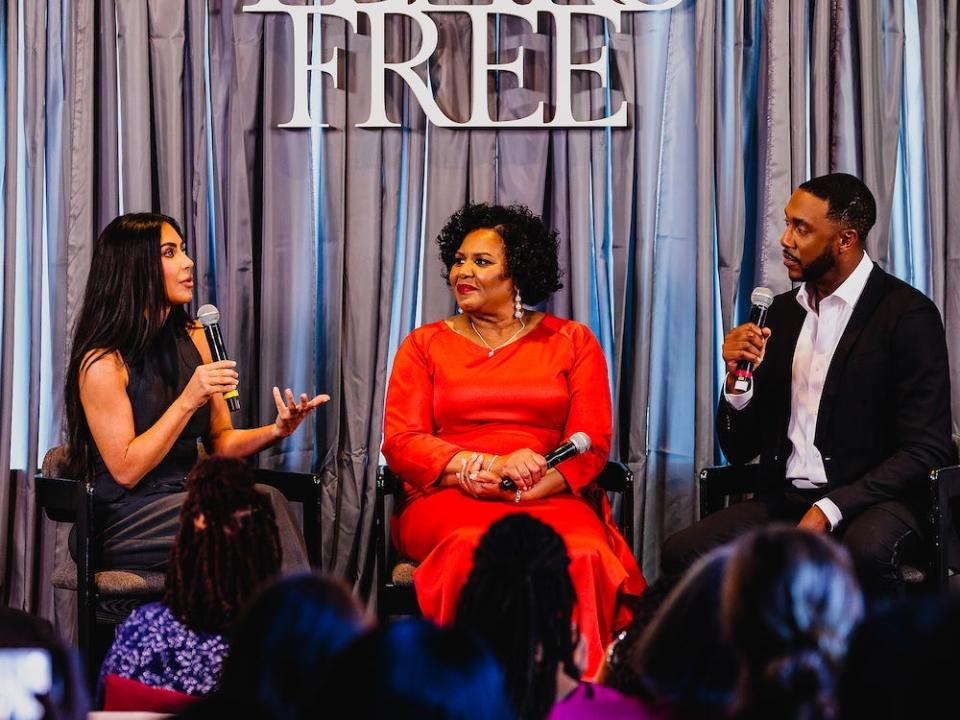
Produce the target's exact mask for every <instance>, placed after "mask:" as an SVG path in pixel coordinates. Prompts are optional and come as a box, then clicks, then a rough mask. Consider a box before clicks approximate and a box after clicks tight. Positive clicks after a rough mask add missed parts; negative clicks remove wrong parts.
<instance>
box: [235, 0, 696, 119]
mask: <svg viewBox="0 0 960 720" xmlns="http://www.w3.org/2000/svg"><path fill="white" fill-rule="evenodd" d="M679 3H680V0H662V1H661V2H652V3H648V2H642V1H641V0H588V4H584V5H559V4H557V3H555V2H553V0H529V2H526V3H523V4H521V3H519V2H514V0H490V2H489V3H487V4H482V5H481V4H477V5H474V4H470V5H438V4H433V3H431V2H429V1H428V0H379V2H357V1H356V0H332V1H331V2H329V4H323V5H285V4H284V3H282V2H281V1H280V0H256V1H255V2H254V3H253V4H251V5H247V6H245V7H244V8H243V10H244V12H257V13H286V14H287V15H289V16H290V20H291V21H292V22H293V54H294V100H293V113H292V115H291V116H290V119H289V120H288V121H287V122H285V123H281V124H280V125H279V127H284V128H305V127H327V125H326V123H324V122H323V121H322V119H320V118H314V117H311V116H310V102H309V80H310V73H311V72H320V73H325V74H326V75H328V76H330V78H331V80H332V81H333V83H334V85H335V86H337V87H340V85H339V84H338V81H339V80H340V78H339V77H338V71H337V67H338V59H339V56H340V53H341V48H337V47H333V48H324V49H323V51H322V52H321V53H320V54H321V56H322V57H329V58H330V59H328V60H321V61H317V62H313V63H311V62H310V55H309V52H308V49H309V47H310V41H311V38H310V37H308V34H309V26H310V16H311V15H314V16H316V18H315V22H314V24H313V28H314V32H319V27H320V23H319V19H320V17H322V16H327V17H335V18H340V19H342V20H344V21H345V22H346V23H347V24H348V25H349V26H350V27H351V28H352V29H353V30H354V31H356V28H357V17H358V15H360V14H362V15H364V16H365V17H366V20H367V22H368V24H369V28H370V32H369V37H370V77H369V78H367V81H368V82H369V98H370V113H369V116H368V117H367V119H366V120H364V121H363V122H362V123H359V125H358V127H366V128H378V127H397V126H398V125H399V123H396V122H392V121H391V120H390V119H389V118H388V117H387V111H386V107H385V99H384V93H385V76H386V71H388V70H389V71H391V72H393V73H395V74H396V75H397V76H399V77H400V79H401V80H402V81H403V82H404V83H405V84H406V86H407V87H408V88H409V90H410V92H411V93H412V95H413V97H414V98H415V99H416V101H417V103H418V104H419V105H420V107H421V108H422V109H423V112H424V113H425V114H426V116H427V119H428V120H429V121H430V122H431V123H433V124H434V125H436V126H438V127H447V128H507V127H524V128H538V127H543V128H557V127H623V126H624V125H626V124H627V109H626V104H625V103H624V102H622V101H621V102H620V104H619V107H617V108H616V109H611V110H612V112H611V114H610V115H607V116H605V117H601V118H597V119H592V120H582V119H577V118H575V117H574V114H573V104H572V103H573V94H572V91H571V78H572V76H573V73H574V72H591V73H595V74H596V75H597V77H598V78H599V81H600V85H601V86H602V87H603V88H606V87H607V84H608V78H607V60H608V48H607V46H606V45H603V46H602V47H601V48H600V57H599V58H598V59H597V60H595V61H593V62H587V63H575V62H573V57H572V40H571V35H572V27H573V18H574V17H575V16H594V17H599V18H603V19H604V20H606V21H607V22H608V23H609V24H610V26H611V27H612V31H614V32H616V31H619V29H620V17H621V15H622V13H624V12H637V11H645V10H669V9H670V8H672V7H674V6H675V5H677V4H679ZM444 13H461V14H465V15H468V16H469V17H470V26H471V28H472V33H471V67H470V83H471V93H470V96H471V98H472V100H471V107H470V117H469V118H468V119H467V120H466V121H465V122H455V121H454V120H452V119H451V118H450V117H448V116H447V115H446V113H444V112H443V110H442V109H441V108H440V107H439V105H437V102H436V99H435V97H434V93H433V91H432V90H431V88H430V87H429V85H428V84H427V83H425V82H424V80H423V78H422V77H421V76H420V75H419V74H418V73H417V71H416V68H417V67H418V66H420V65H422V64H423V63H425V62H427V61H428V60H429V59H430V57H431V56H432V55H433V53H434V52H435V51H436V49H437V44H438V40H439V35H438V32H437V25H436V23H435V22H434V19H433V17H432V16H436V15H441V14H444ZM502 15H506V16H512V17H517V18H520V19H522V20H523V21H524V22H526V23H527V24H528V25H529V26H530V28H531V30H532V31H533V32H536V31H537V26H538V20H539V18H540V16H541V15H549V16H551V17H552V18H553V26H554V28H555V33H556V35H555V37H554V43H553V45H554V50H555V57H554V59H553V60H554V61H553V70H554V78H553V83H552V86H553V88H554V95H553V100H554V102H553V114H552V117H549V118H547V117H546V114H547V113H546V110H545V103H544V102H543V101H540V103H539V104H538V105H537V107H536V109H535V110H534V111H533V112H532V113H530V114H529V115H527V116H526V117H522V118H517V119H511V120H495V119H493V118H491V117H490V112H489V109H488V102H487V100H488V98H487V93H486V88H487V78H488V74H489V73H490V72H494V71H499V72H501V73H511V74H513V75H514V76H516V78H517V82H518V83H519V85H520V87H523V86H524V77H523V66H524V48H523V46H520V47H518V48H517V55H516V57H515V58H514V59H513V60H512V61H510V62H505V63H496V64H491V63H490V62H489V60H488V55H489V51H490V49H491V48H489V47H488V42H487V28H488V24H489V22H490V21H491V19H495V18H496V17H497V16H502ZM388 16H404V17H407V18H410V19H411V20H412V21H413V22H415V23H416V24H417V27H418V28H419V30H420V36H421V41H420V47H419V49H418V50H417V51H416V52H415V53H413V57H411V58H409V59H407V60H404V61H402V62H388V61H387V59H386V51H385V47H384V38H385V36H386V31H385V30H386V22H387V18H388Z"/></svg>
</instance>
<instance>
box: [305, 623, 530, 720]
mask: <svg viewBox="0 0 960 720" xmlns="http://www.w3.org/2000/svg"><path fill="white" fill-rule="evenodd" d="M325 696H326V698H327V702H326V703H325V704H324V706H323V713H322V716H323V717H332V718H356V719H357V720H366V719H367V718H370V719H373V718H390V720H506V719H507V718H513V717H514V714H513V711H512V709H511V707H510V703H509V701H508V700H507V696H506V694H505V693H504V682H503V672H502V671H501V669H500V666H499V665H498V664H497V661H496V659H495V658H494V657H493V655H492V654H491V653H490V651H489V650H488V649H487V648H486V646H485V645H484V643H483V642H481V641H480V639H479V638H477V637H475V636H474V635H473V634H472V633H470V632H468V631H466V630H463V629H461V628H438V627H436V626H435V625H433V624H432V623H430V622H429V621H427V620H422V619H419V618H417V619H408V620H401V621H398V622H395V623H393V624H391V625H387V626H385V627H381V628H377V629H376V630H373V631H372V632H370V633H368V634H367V635H364V636H361V637H360V638H358V639H357V640H356V641H355V642H354V643H353V644H352V645H350V646H349V647H348V648H347V649H346V650H345V651H344V652H343V654H341V655H340V656H339V657H338V658H337V660H336V662H335V663H334V664H333V666H332V667H331V670H330V674H329V676H328V690H327V692H326V693H325ZM320 716H321V715H317V716H316V717H320Z"/></svg>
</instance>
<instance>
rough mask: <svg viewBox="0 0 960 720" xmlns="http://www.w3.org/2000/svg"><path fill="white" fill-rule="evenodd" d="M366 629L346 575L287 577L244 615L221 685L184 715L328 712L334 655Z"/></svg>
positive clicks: (262, 715)
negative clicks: (343, 578) (325, 690)
mask: <svg viewBox="0 0 960 720" xmlns="http://www.w3.org/2000/svg"><path fill="white" fill-rule="evenodd" d="M363 629H364V623H363V618H362V608H361V607H360V605H359V603H358V602H357V600H356V599H355V598H354V596H353V594H352V593H351V592H350V590H349V589H348V588H347V587H346V586H345V585H343V584H342V583H341V582H340V581H338V580H334V579H332V578H326V577H319V576H316V575H308V574H305V575H294V576H290V577H287V578H284V579H283V580H280V581H279V582H277V583H276V584H274V585H272V586H271V587H269V588H267V589H266V590H264V591H263V593H261V594H260V595H259V596H258V597H257V598H256V599H255V600H254V601H253V603H252V604H251V605H250V607H248V608H247V610H246V611H245V612H244V613H243V614H242V615H241V617H240V619H239V620H238V622H237V625H236V631H235V633H234V637H233V644H232V648H231V651H230V656H229V657H228V658H227V661H226V664H225V665H224V670H223V677H222V679H221V682H220V688H219V689H218V690H217V692H216V693H214V694H213V695H212V696H211V697H210V698H208V699H207V700H206V701H205V702H203V703H201V704H200V705H198V706H196V707H195V708H192V709H191V710H190V712H188V713H186V714H185V715H184V717H197V718H201V717H230V716H233V717H245V718H254V719H257V720H265V719H267V718H269V719H271V720H274V719H276V720H280V719H284V720H286V719H287V718H292V719H294V720H296V719H297V718H315V717H322V716H325V715H326V713H325V712H324V707H325V697H324V694H323V693H322V692H321V690H320V688H321V687H322V685H323V682H324V679H325V676H326V674H327V672H328V670H329V666H330V663H331V661H332V659H333V657H334V656H335V655H336V654H337V653H339V652H340V651H341V650H343V648H345V647H346V646H347V645H348V644H349V643H350V642H351V641H352V640H353V639H354V638H355V637H356V636H357V635H358V634H360V633H361V632H362V631H363ZM344 717H346V716H344Z"/></svg>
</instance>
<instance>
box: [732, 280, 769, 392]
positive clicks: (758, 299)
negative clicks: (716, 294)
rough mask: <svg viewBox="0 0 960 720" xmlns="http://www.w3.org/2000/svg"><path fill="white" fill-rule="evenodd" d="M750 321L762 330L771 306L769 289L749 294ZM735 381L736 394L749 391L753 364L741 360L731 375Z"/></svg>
mask: <svg viewBox="0 0 960 720" xmlns="http://www.w3.org/2000/svg"><path fill="white" fill-rule="evenodd" d="M750 304H751V305H752V306H753V307H751V308H750V320H749V321H748V322H752V323H754V324H755V325H756V326H757V327H759V328H762V327H763V326H764V324H765V323H766V322H767V310H769V309H770V306H771V305H773V291H772V290H770V288H765V287H758V288H754V289H753V292H752V293H750ZM733 376H734V378H736V380H735V381H734V383H733V389H734V390H737V391H738V392H746V391H747V390H749V389H750V380H751V379H752V378H753V363H752V362H750V361H749V360H741V361H740V362H738V363H737V370H736V372H734V374H733Z"/></svg>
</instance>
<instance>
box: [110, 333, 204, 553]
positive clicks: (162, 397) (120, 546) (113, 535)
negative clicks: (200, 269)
mask: <svg viewBox="0 0 960 720" xmlns="http://www.w3.org/2000/svg"><path fill="white" fill-rule="evenodd" d="M202 363H203V360H202V359H201V357H200V352H199V351H198V350H197V347H196V345H194V344H193V341H192V340H191V339H190V336H189V335H188V333H187V332H186V330H180V329H177V330H171V329H169V328H167V329H165V332H163V333H161V337H160V338H159V339H158V340H157V342H156V343H154V346H153V347H152V348H151V349H150V351H149V352H148V353H147V354H146V355H145V356H144V358H143V359H142V360H141V361H139V362H137V363H128V364H127V375H128V382H127V396H128V397H129V398H130V405H131V407H132V408H133V424H134V431H135V433H136V434H137V435H140V434H141V433H144V432H146V431H147V430H149V429H150V427H151V426H152V425H153V424H154V423H155V422H156V421H157V420H158V419H160V416H161V415H163V413H164V412H166V411H167V408H169V407H170V405H172V404H173V402H174V401H175V400H176V399H177V397H178V396H179V395H180V393H181V392H182V391H183V389H184V388H185V387H186V385H187V383H188V382H189V381H190V378H191V377H192V375H193V372H194V370H195V369H196V367H197V366H198V365H201V364H202ZM209 430H210V405H209V403H208V404H206V405H204V406H203V407H201V408H200V409H199V410H197V411H196V412H195V413H194V414H193V416H192V417H191V418H190V421H189V422H188V423H187V425H186V427H185V428H184V429H183V432H181V433H180V435H179V437H177V439H176V441H175V442H174V444H173V446H172V447H171V448H170V450H169V452H168V453H167V454H166V455H165V456H164V457H163V459H162V460H161V461H160V462H159V463H158V464H157V466H156V467H154V468H153V469H152V470H151V471H150V472H148V473H147V474H146V475H144V477H143V478H141V479H140V482H138V483H137V484H136V485H135V486H134V487H133V488H132V489H129V490H128V489H126V488H124V487H122V486H121V485H119V484H118V483H117V482H116V481H115V480H114V479H113V476H112V475H111V474H110V471H109V470H108V469H107V466H106V464H105V463H104V462H103V458H102V457H101V456H100V452H99V451H98V450H97V448H96V445H93V447H92V451H93V452H92V458H93V475H94V487H95V493H94V497H95V499H96V508H95V512H96V514H97V524H98V526H99V527H100V528H102V532H101V534H100V536H99V537H98V541H99V543H100V547H101V552H102V555H103V559H104V563H103V564H104V566H106V567H127V568H132V567H138V568H143V569H157V568H159V567H160V566H162V565H163V564H165V563H166V555H167V554H168V552H169V547H170V545H171V544H172V540H173V536H172V534H171V529H173V531H174V532H175V526H176V523H175V520H176V515H177V513H178V512H179V509H178V508H179V505H180V503H181V502H182V493H183V492H184V490H185V483H184V479H185V477H186V474H187V473H188V472H189V471H190V468H192V467H193V465H194V463H195V462H196V461H197V456H198V444H199V443H204V444H205V443H206V439H207V434H208V432H209ZM171 514H172V515H173V517H170V516H171ZM171 521H174V523H173V528H171V527H170V525H171ZM130 557H132V558H133V560H130V559H128V558H130Z"/></svg>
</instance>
